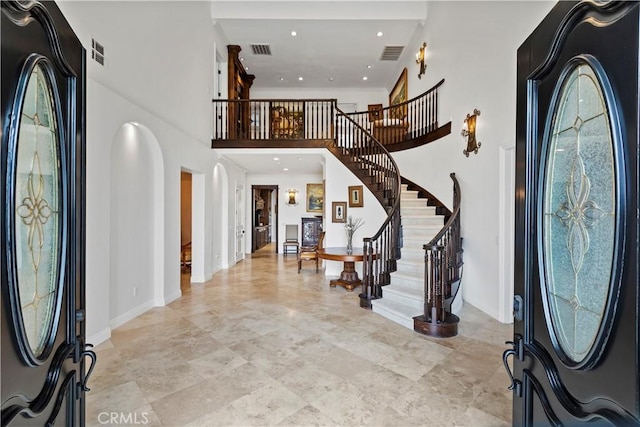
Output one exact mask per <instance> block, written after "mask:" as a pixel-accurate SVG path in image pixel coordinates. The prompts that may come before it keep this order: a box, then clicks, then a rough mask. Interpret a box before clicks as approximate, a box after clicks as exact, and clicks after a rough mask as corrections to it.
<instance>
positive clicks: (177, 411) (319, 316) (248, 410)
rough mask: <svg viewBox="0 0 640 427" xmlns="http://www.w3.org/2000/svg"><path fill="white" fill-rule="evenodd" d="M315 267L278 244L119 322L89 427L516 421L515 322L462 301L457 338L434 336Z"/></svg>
mask: <svg viewBox="0 0 640 427" xmlns="http://www.w3.org/2000/svg"><path fill="white" fill-rule="evenodd" d="M311 264H312V263H309V264H307V265H305V264H303V270H302V272H301V273H300V274H298V273H297V263H296V259H295V257H292V256H289V257H287V258H284V257H283V256H281V255H279V256H277V255H275V254H274V249H273V247H272V246H268V247H266V248H264V249H262V250H260V251H258V252H257V253H256V254H254V256H253V257H250V258H248V259H246V260H244V261H243V262H241V263H239V264H238V265H236V266H235V267H233V268H231V269H229V270H223V271H220V272H218V273H216V274H215V275H214V277H213V279H212V280H211V281H209V282H207V283H204V284H193V285H191V286H189V285H188V283H183V296H182V297H181V298H179V299H178V300H176V301H174V302H172V303H171V304H169V305H168V306H167V307H162V308H154V309H152V310H150V311H148V312H146V313H144V314H143V315H141V316H140V317H138V318H136V319H134V320H132V321H130V322H128V323H127V324H125V325H123V326H121V327H120V328H118V329H116V330H114V331H113V333H112V337H111V340H109V341H107V342H105V343H103V344H101V345H100V346H98V348H97V353H98V364H97V367H96V369H95V371H94V374H93V376H92V378H91V381H90V384H89V386H90V387H91V388H92V391H91V392H89V393H88V395H87V425H90V426H91V425H96V426H97V425H105V424H107V425H108V424H109V423H110V422H112V424H118V425H122V424H126V423H128V424H130V425H142V424H144V425H158V426H271V425H278V426H314V425H315V426H324V425H327V426H365V425H367V426H368V425H372V426H387V425H388V426H453V425H456V426H502V425H510V420H511V392H509V391H508V390H507V385H508V381H507V376H506V374H505V371H504V368H503V367H502V360H501V354H502V351H503V349H504V348H505V345H504V341H505V340H507V339H510V338H511V333H512V328H511V325H503V324H500V323H499V322H497V321H495V320H493V319H491V318H489V317H488V316H486V315H485V314H484V313H482V312H480V311H479V310H477V309H475V308H474V307H472V306H470V305H466V306H465V307H464V309H463V312H462V314H461V318H462V321H461V323H460V334H459V335H458V336H457V337H454V338H449V339H432V338H426V337H424V336H422V335H420V334H417V333H415V332H413V331H410V330H408V329H406V328H403V327H401V326H399V325H397V324H395V323H393V322H391V321H389V320H387V319H385V318H382V317H379V316H378V315H376V314H373V313H372V312H371V311H367V310H363V309H361V308H360V307H359V305H358V297H357V292H355V291H354V292H353V293H349V292H346V291H345V290H344V289H342V288H330V287H329V278H327V277H325V276H324V275H323V273H322V272H320V273H319V274H316V273H315V269H314V268H313V266H312V265H311ZM184 277H186V279H187V280H188V276H184ZM112 417H115V418H112ZM105 421H106V422H105Z"/></svg>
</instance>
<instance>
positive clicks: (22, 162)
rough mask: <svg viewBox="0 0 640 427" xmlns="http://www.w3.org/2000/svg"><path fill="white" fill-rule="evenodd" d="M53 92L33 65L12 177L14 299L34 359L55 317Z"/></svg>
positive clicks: (57, 185) (56, 254) (56, 172)
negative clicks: (16, 289)
mask: <svg viewBox="0 0 640 427" xmlns="http://www.w3.org/2000/svg"><path fill="white" fill-rule="evenodd" d="M52 93H53V92H52V89H51V86H50V84H49V80H48V78H47V75H46V72H45V69H44V68H43V66H42V65H41V64H39V63H38V64H36V66H35V67H34V69H33V71H32V72H31V75H30V77H29V80H28V83H27V87H26V91H25V97H24V100H23V105H22V114H21V116H20V127H19V131H18V141H17V159H16V177H15V180H16V181H15V182H16V187H15V207H16V209H15V239H16V242H15V244H16V264H17V286H18V295H19V297H20V311H21V315H22V323H23V327H24V333H25V334H26V341H27V343H28V346H29V347H30V349H31V351H32V353H33V354H34V356H36V357H39V356H40V355H41V354H42V352H43V351H44V349H45V348H46V345H47V343H48V341H49V340H50V336H51V331H52V330H53V322H54V321H55V319H56V318H57V316H56V315H55V314H56V313H55V311H56V307H57V304H56V302H57V298H58V295H57V293H58V292H57V289H58V280H59V277H58V276H59V271H58V270H59V264H60V251H61V249H60V240H61V238H60V228H61V220H60V215H59V209H60V204H61V188H60V185H61V184H60V158H59V150H58V147H59V136H58V135H59V134H58V129H57V123H56V114H55V111H54V109H53V106H54V105H55V103H54V100H53V96H52Z"/></svg>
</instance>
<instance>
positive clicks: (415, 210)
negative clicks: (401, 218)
mask: <svg viewBox="0 0 640 427" xmlns="http://www.w3.org/2000/svg"><path fill="white" fill-rule="evenodd" d="M400 213H401V214H402V215H409V216H411V215H435V214H436V207H435V206H427V204H426V203H424V204H422V205H418V204H416V203H409V206H402V203H401V204H400Z"/></svg>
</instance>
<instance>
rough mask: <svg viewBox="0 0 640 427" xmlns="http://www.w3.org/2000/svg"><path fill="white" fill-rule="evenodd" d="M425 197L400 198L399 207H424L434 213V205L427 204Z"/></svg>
mask: <svg viewBox="0 0 640 427" xmlns="http://www.w3.org/2000/svg"><path fill="white" fill-rule="evenodd" d="M427 203H428V201H427V199H400V207H401V208H402V209H411V208H425V209H429V210H430V211H433V213H434V214H435V211H436V207H435V206H429V205H427Z"/></svg>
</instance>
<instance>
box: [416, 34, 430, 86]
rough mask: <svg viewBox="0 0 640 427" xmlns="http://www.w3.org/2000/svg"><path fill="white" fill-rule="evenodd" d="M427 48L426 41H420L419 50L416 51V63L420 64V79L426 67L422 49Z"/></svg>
mask: <svg viewBox="0 0 640 427" xmlns="http://www.w3.org/2000/svg"><path fill="white" fill-rule="evenodd" d="M426 48H427V42H424V43H422V46H420V52H418V53H416V64H418V65H420V72H419V73H418V78H419V79H421V78H422V75H423V74H424V72H425V70H426V69H427V66H426V64H425V63H424V51H425V49H426Z"/></svg>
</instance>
